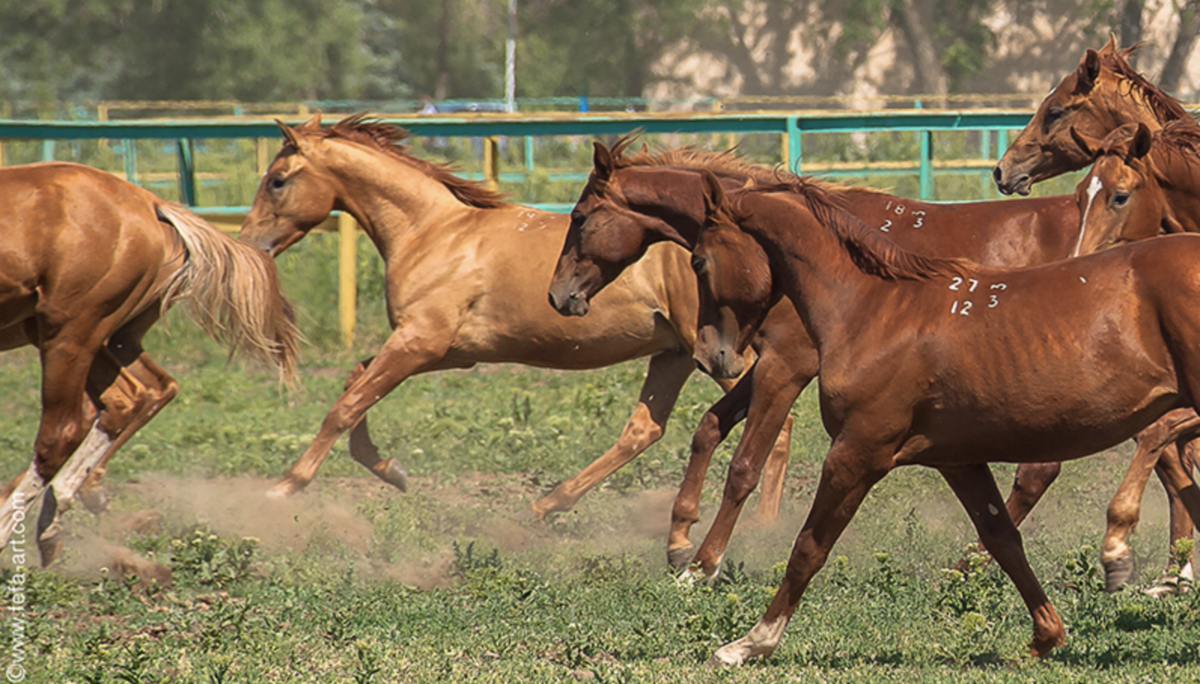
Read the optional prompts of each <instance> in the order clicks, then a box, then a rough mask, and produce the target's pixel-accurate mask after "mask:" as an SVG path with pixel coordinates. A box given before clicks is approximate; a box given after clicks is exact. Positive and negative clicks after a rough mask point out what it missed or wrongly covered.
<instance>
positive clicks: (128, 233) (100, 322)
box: [0, 162, 297, 564]
mask: <svg viewBox="0 0 1200 684" xmlns="http://www.w3.org/2000/svg"><path fill="white" fill-rule="evenodd" d="M0 205H3V206H4V213H3V216H2V217H0V236H2V237H0V244H3V245H4V246H3V248H2V249H0V349H14V348H17V347H21V346H25V345H33V346H35V347H37V349H38V352H39V354H40V356H41V362H42V418H41V425H40V426H39V427H38V433H37V438H36V441H35V443H34V449H33V453H34V456H33V464H32V467H31V468H28V469H27V470H26V471H25V472H23V473H22V474H21V475H19V476H18V477H17V479H15V480H14V481H13V482H12V483H11V484H10V485H9V487H8V491H7V494H8V496H7V498H6V500H5V502H4V505H3V506H2V507H0V543H4V544H6V543H7V542H8V540H9V537H10V535H11V534H12V532H13V526H14V523H15V522H18V520H14V515H16V511H17V510H18V509H19V510H21V511H22V512H23V509H24V507H25V506H27V505H29V504H30V503H32V501H33V500H34V499H35V498H36V497H37V496H38V495H39V494H40V493H41V491H42V490H43V489H45V488H47V486H49V489H48V490H47V492H46V497H45V501H44V502H43V506H42V513H41V516H40V518H39V521H38V530H37V532H38V535H37V536H38V543H39V548H40V550H41V553H42V561H43V564H48V563H49V562H50V561H51V560H53V558H54V556H55V555H56V554H57V553H58V551H59V549H60V548H61V542H60V541H58V539H57V536H56V533H57V531H58V526H57V524H55V522H54V521H55V519H56V516H57V514H58V512H59V510H60V507H61V509H63V510H65V507H66V505H68V504H69V502H70V500H71V498H72V497H74V495H75V492H76V490H77V489H78V488H79V487H80V486H81V484H82V483H83V481H84V479H85V478H86V477H87V476H88V473H89V472H91V473H92V478H93V480H92V482H94V481H95V478H96V477H98V476H99V474H100V473H102V472H103V468H104V464H105V463H106V462H107V461H108V459H109V458H111V457H112V455H113V454H114V453H115V452H116V451H117V449H118V448H120V446H121V445H122V444H124V443H125V442H127V441H128V440H129V438H130V437H132V436H133V434H134V432H136V431H137V430H138V429H139V428H141V427H142V426H143V425H145V424H146V423H147V422H148V421H149V420H150V419H151V418H152V417H154V415H155V414H156V413H158V411H159V410H161V409H162V407H163V406H165V405H166V404H167V403H168V402H170V401H171V399H172V398H173V397H174V396H175V394H176V393H177V392H178V389H179V386H178V384H177V383H176V382H175V379H174V378H172V377H171V376H170V375H169V374H168V373H167V372H166V371H164V370H163V369H162V368H161V367H159V366H158V364H156V363H155V362H154V361H153V360H151V358H150V357H149V356H148V355H147V354H146V352H145V351H144V350H143V349H142V338H143V336H144V335H145V334H146V332H147V331H148V330H149V329H150V326H151V325H153V324H154V322H155V321H157V320H158V318H159V317H160V316H161V315H162V314H163V313H164V312H165V311H166V310H167V309H168V308H169V307H170V306H171V305H172V304H174V303H175V302H177V301H182V302H184V303H185V305H186V307H187V310H188V311H189V312H190V313H191V314H192V317H193V318H194V319H195V320H196V321H197V322H199V323H200V325H201V326H202V327H203V328H204V330H205V331H206V332H208V333H209V334H210V335H212V336H213V337H214V338H215V339H224V340H227V341H228V343H229V344H230V345H231V347H235V348H241V349H244V350H246V351H248V352H250V353H251V354H254V355H256V356H259V357H262V358H267V359H269V360H271V361H273V362H275V363H276V364H278V365H279V366H280V368H281V370H282V372H283V373H284V375H285V377H286V378H288V379H290V378H291V376H292V375H293V374H294V373H295V368H296V347H297V340H296V328H295V326H294V323H293V320H292V314H291V306H290V305H289V304H288V303H287V301H286V300H285V299H284V298H283V296H282V295H281V294H280V292H279V283H278V279H277V277H276V272H275V264H274V263H273V262H272V261H271V260H270V259H269V258H267V257H265V256H264V255H263V254H262V253H261V252H259V251H258V250H254V249H251V248H249V247H247V246H245V245H243V244H241V243H239V242H238V241H237V240H235V239H233V238H232V237H229V236H228V235H225V234H224V233H222V232H220V231H219V230H217V229H216V228H214V227H213V226H211V225H209V224H208V223H206V222H205V221H204V220H203V219H201V218H200V217H199V216H196V215H195V214H194V213H192V212H191V211H189V210H187V209H185V208H183V207H181V206H179V205H176V204H172V203H169V202H165V201H163V200H162V199H160V198H158V197H157V196H155V195H153V194H152V193H150V192H149V191H147V190H143V189H142V188H139V187H138V186H136V185H133V184H132V183H128V182H125V181H123V180H121V179H119V178H117V177H116V176H113V175H111V174H109V173H105V172H103V171H98V170H96V169H92V168H89V167H86V166H81V165H79V164H70V163H63V162H50V163H42V164H30V165H25V166H10V167H5V168H2V169H0ZM68 459H69V462H68ZM64 464H66V465H65V467H64Z"/></svg>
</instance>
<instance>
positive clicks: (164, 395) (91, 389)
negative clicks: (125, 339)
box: [38, 343, 179, 566]
mask: <svg viewBox="0 0 1200 684" xmlns="http://www.w3.org/2000/svg"><path fill="white" fill-rule="evenodd" d="M120 355H121V357H122V358H118V356H117V355H116V354H114V353H113V351H112V350H111V349H109V347H108V346H105V347H102V348H101V350H100V353H99V354H97V356H96V359H95V360H94V361H93V363H92V368H91V371H90V372H89V374H88V393H89V396H90V397H92V402H93V403H94V404H95V405H96V406H98V407H99V416H98V418H97V420H96V425H95V427H94V428H93V432H94V433H98V434H99V435H103V436H104V437H105V438H107V444H106V445H105V446H104V447H103V449H104V452H103V454H102V455H101V456H100V459H99V461H98V462H97V463H96V464H95V465H94V466H93V467H91V468H90V469H89V470H86V471H85V470H80V471H78V472H79V475H81V476H82V478H83V479H81V480H77V479H76V476H74V475H72V476H67V475H65V474H64V475H60V476H59V477H58V478H56V480H55V483H54V487H53V490H52V492H48V493H47V496H46V499H45V501H44V503H43V507H42V514H41V515H40V516H39V518H38V549H39V551H40V552H41V558H42V565H43V566H47V565H49V564H50V563H51V562H53V561H54V559H55V557H57V556H58V554H59V552H60V551H61V550H62V543H61V541H60V538H59V537H60V533H61V531H62V527H61V524H60V522H59V518H60V517H61V515H62V514H63V513H65V512H66V511H68V510H70V507H71V501H72V500H73V499H74V498H78V499H79V500H80V501H81V502H83V504H84V506H86V507H87V508H88V509H89V510H90V511H92V512H93V513H97V514H98V513H101V512H103V510H104V509H105V508H106V507H107V498H106V496H105V495H104V493H103V489H102V488H101V486H100V484H99V482H100V479H101V478H102V477H103V474H104V471H105V466H106V465H107V464H108V461H109V459H111V458H112V457H113V455H114V454H116V453H117V451H118V450H119V449H120V448H121V447H122V446H124V445H125V443H127V442H128V441H129V440H130V439H131V438H132V437H133V435H134V434H135V433H136V432H137V431H138V430H140V429H141V428H142V427H143V426H145V425H146V424H147V423H148V422H150V420H151V419H152V418H153V417H154V416H155V415H157V414H158V412H159V411H160V410H161V409H162V408H163V407H164V406H166V405H167V404H168V403H170V402H171V400H172V399H174V398H175V396H176V395H177V394H178V393H179V383H177V382H176V381H175V378H173V377H171V375H170V374H169V373H167V372H166V371H165V370H163V369H162V368H161V367H159V366H158V364H156V363H154V361H153V360H152V359H151V358H150V357H149V356H148V355H147V354H146V353H145V352H144V351H142V349H141V347H140V345H137V344H136V343H133V344H130V343H126V344H124V345H122V346H121V347H120ZM81 463H82V462H81ZM64 478H66V479H64Z"/></svg>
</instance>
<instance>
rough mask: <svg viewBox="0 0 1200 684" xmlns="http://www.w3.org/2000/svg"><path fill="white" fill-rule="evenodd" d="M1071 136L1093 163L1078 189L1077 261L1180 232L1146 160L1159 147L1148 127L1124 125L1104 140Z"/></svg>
mask: <svg viewBox="0 0 1200 684" xmlns="http://www.w3.org/2000/svg"><path fill="white" fill-rule="evenodd" d="M1072 137H1073V139H1074V141H1075V145H1076V147H1077V148H1078V149H1079V150H1080V152H1081V153H1082V154H1084V155H1087V156H1088V157H1089V158H1090V159H1092V160H1093V163H1092V168H1091V169H1089V170H1088V173H1087V175H1086V176H1084V177H1083V180H1081V181H1080V182H1079V185H1078V186H1076V188H1075V201H1076V203H1077V204H1078V206H1079V215H1080V226H1079V241H1078V243H1077V244H1076V247H1075V254H1074V256H1079V255H1081V254H1091V253H1093V252H1098V251H1101V250H1104V249H1108V248H1109V247H1113V246H1116V245H1119V244H1123V243H1126V242H1133V241H1136V240H1144V239H1146V238H1150V237H1154V236H1156V235H1159V234H1160V233H1163V232H1181V231H1182V228H1180V227H1179V224H1178V222H1177V221H1176V220H1175V218H1174V216H1173V215H1172V213H1171V209H1170V205H1169V203H1168V202H1167V198H1166V194H1165V193H1164V192H1163V190H1162V188H1161V187H1160V185H1159V183H1158V180H1157V173H1156V171H1155V169H1154V167H1153V162H1152V161H1151V160H1150V158H1149V156H1148V155H1149V153H1150V150H1151V148H1152V146H1153V145H1154V144H1155V143H1154V134H1152V133H1151V132H1150V129H1149V128H1148V127H1146V125H1145V124H1140V123H1138V124H1125V125H1123V126H1120V127H1118V128H1117V129H1116V130H1114V131H1113V132H1111V133H1109V134H1108V135H1107V136H1105V137H1104V139H1102V140H1097V139H1095V138H1091V137H1089V136H1087V135H1085V134H1083V133H1080V132H1078V131H1074V130H1072Z"/></svg>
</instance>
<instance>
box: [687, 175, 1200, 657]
mask: <svg viewBox="0 0 1200 684" xmlns="http://www.w3.org/2000/svg"><path fill="white" fill-rule="evenodd" d="M704 189H705V193H704V198H705V206H706V214H707V217H706V222H705V227H704V230H703V231H702V232H701V235H700V239H699V242H698V244H697V245H696V249H695V251H694V253H693V260H692V265H693V268H694V270H695V272H696V274H697V283H698V285H699V290H700V297H701V309H700V310H701V318H700V319H699V324H700V326H701V327H702V328H705V329H707V330H709V331H711V332H710V334H703V335H700V336H699V337H698V344H697V348H696V358H697V361H698V362H699V363H702V364H706V365H709V366H716V365H718V363H719V362H717V361H716V359H719V358H721V357H722V355H725V356H727V355H728V354H730V353H733V352H734V351H735V350H738V349H741V348H743V346H744V345H745V344H746V343H747V342H748V340H749V336H750V334H752V333H753V331H754V329H755V327H756V326H757V323H758V322H759V321H761V320H762V316H763V314H764V312H765V311H767V310H768V309H769V308H770V307H771V306H773V305H774V304H775V303H776V302H777V301H778V300H779V299H781V298H784V297H786V298H787V299H789V300H790V301H791V303H792V305H793V306H794V307H795V309H796V311H797V313H798V314H799V315H800V318H801V319H802V320H803V321H804V325H805V328H806V329H807V330H808V331H809V334H810V336H811V338H812V340H813V343H814V344H815V346H816V348H817V350H818V352H819V353H820V355H821V384H820V403H821V416H822V420H823V422H824V425H825V428H826V430H827V431H828V433H829V434H830V436H831V438H832V442H831V444H832V446H831V447H830V450H829V453H828V454H827V455H826V457H825V462H824V466H823V469H822V473H821V479H820V483H819V485H818V487H817V492H816V496H815V498H814V500H813V504H812V508H811V510H810V512H809V516H808V519H807V520H806V521H805V523H804V526H803V528H802V529H801V531H800V534H799V536H798V537H797V539H796V543H795V546H794V548H793V550H792V553H791V557H790V559H789V561H788V564H787V569H786V571H785V573H784V578H783V582H782V584H781V586H780V588H779V590H778V592H777V593H776V594H775V597H774V599H773V600H772V601H771V603H770V606H769V607H768V609H767V611H766V613H765V614H764V615H763V617H762V618H761V619H760V620H759V621H758V623H757V624H755V625H754V627H753V628H752V629H751V630H750V631H749V633H747V634H746V636H744V637H742V638H740V639H738V640H736V641H734V642H732V643H729V644H726V645H725V646H723V647H721V648H720V649H719V650H718V651H717V652H716V654H715V655H714V658H713V660H714V661H715V662H716V663H721V664H732V665H737V664H741V663H743V662H745V661H746V660H747V659H748V658H751V657H754V656H759V655H767V654H770V653H772V652H773V651H774V649H775V648H776V646H777V645H778V644H779V641H780V639H781V637H782V635H783V631H784V629H785V628H786V626H787V623H788V620H789V619H790V617H791V615H792V614H793V613H794V612H795V610H796V607H797V605H798V604H799V601H800V599H801V597H802V595H803V593H804V590H805V588H806V587H807V585H808V583H809V581H810V580H811V579H812V577H813V576H814V575H815V574H816V572H817V571H818V570H819V569H820V568H821V566H822V565H824V563H825V560H826V558H827V557H828V554H829V551H830V549H831V548H832V547H833V545H834V543H835V542H836V541H837V539H838V537H839V536H840V535H841V533H842V531H843V530H844V529H845V528H846V526H847V525H848V524H849V522H850V520H851V519H852V518H853V516H854V513H855V511H857V509H858V507H859V505H860V504H861V503H862V501H863V499H864V498H865V497H866V495H867V493H868V491H869V490H870V489H871V487H872V486H873V485H874V484H875V483H876V482H878V481H879V480H880V479H881V478H883V477H884V476H885V475H886V474H887V473H888V472H889V471H891V470H892V469H893V468H895V467H897V466H903V465H914V464H915V465H924V466H928V467H933V468H937V469H938V471H939V472H940V473H941V474H942V476H943V477H944V478H945V479H946V481H947V483H948V484H949V485H950V487H951V489H952V490H953V491H954V493H955V495H956V496H957V497H958V498H959V500H960V501H961V502H962V504H963V506H964V507H965V508H966V510H967V513H968V515H969V516H970V518H971V521H972V522H973V523H974V525H975V527H976V530H977V531H978V533H979V535H980V538H981V539H982V540H983V542H984V544H985V545H986V546H987V548H988V550H989V551H990V552H991V554H992V556H993V557H994V558H995V559H996V561H997V562H998V563H999V564H1000V566H1001V567H1002V568H1003V569H1004V571H1005V572H1006V573H1007V574H1008V575H1009V577H1010V578H1012V580H1013V583H1014V584H1015V585H1016V587H1017V589H1018V591H1019V592H1020V594H1021V597H1022V598H1023V599H1024V601H1025V604H1026V606H1027V607H1028V608H1029V611H1030V614H1031V616H1032V618H1033V642H1032V644H1031V650H1032V652H1033V653H1034V654H1035V655H1039V656H1040V655H1044V654H1046V653H1048V652H1049V651H1050V650H1051V649H1052V648H1054V647H1055V646H1058V645H1061V644H1062V643H1063V642H1064V638H1065V630H1064V628H1063V624H1062V620H1061V619H1060V618H1059V617H1058V615H1057V613H1056V612H1055V610H1054V607H1053V606H1052V605H1051V604H1050V602H1049V600H1048V599H1047V597H1046V595H1045V592H1044V591H1043V590H1042V588H1041V586H1040V585H1039V584H1038V581H1037V578H1036V577H1035V576H1034V574H1033V572H1032V570H1031V568H1030V567H1029V563H1028V561H1027V560H1026V558H1025V554H1024V549H1023V547H1022V544H1021V537H1020V533H1019V532H1018V531H1017V529H1016V526H1015V525H1014V524H1013V522H1012V520H1011V519H1010V518H1009V516H1008V514H1007V512H1006V511H1005V508H1004V501H1003V499H1002V497H1001V496H1000V492H999V490H998V489H997V488H996V483H995V480H994V479H993V478H992V473H991V470H990V469H989V468H988V464H989V463H991V462H998V461H1008V462H1019V463H1026V462H1043V461H1049V460H1068V459H1074V458H1080V457H1083V456H1087V455H1088V454H1093V453H1096V452H1099V451H1102V450H1104V449H1107V448H1109V447H1112V446H1113V445H1115V444H1118V443H1120V442H1122V441H1124V440H1126V439H1129V438H1130V437H1132V436H1133V435H1134V434H1136V433H1137V432H1138V431H1140V430H1142V429H1144V428H1146V427H1147V426H1149V425H1150V424H1152V423H1153V422H1155V420H1156V419H1158V418H1159V417H1160V416H1162V415H1164V414H1165V413H1167V412H1168V411H1170V410H1171V409H1175V408H1181V407H1187V406H1191V405H1192V404H1193V403H1194V401H1195V398H1196V397H1200V354H1198V353H1197V350H1196V348H1195V344H1194V340H1195V339H1196V338H1197V335H1200V310H1197V308H1196V307H1195V302H1196V301H1197V298H1198V297H1200V270H1198V269H1200V267H1198V266H1197V264H1200V236H1191V235H1173V236H1166V237H1163V238H1158V239H1154V240H1143V241H1141V242H1137V243H1134V244H1131V245H1127V246H1124V247H1120V248H1116V249H1111V250H1108V251H1105V252H1101V253H1099V254H1094V255H1090V256H1086V257H1081V258H1078V259H1068V260H1064V261H1058V262H1055V263H1051V264H1047V265H1043V266H1037V267H1032V268H1025V269H1015V270H1008V269H999V268H991V267H985V266H978V265H975V264H972V263H970V262H967V261H964V260H951V259H940V258H936V257H926V256H919V255H916V254H913V253H911V252H907V251H905V250H903V249H902V248H900V247H898V246H896V245H895V243H892V242H890V241H887V240H886V239H884V238H883V237H881V236H880V235H879V233H878V232H877V231H876V230H874V229H872V228H870V227H868V226H867V225H865V224H864V223H862V222H861V221H859V220H858V219H857V218H855V217H853V216H851V215H850V214H848V213H846V212H844V211H842V210H841V209H839V208H838V207H836V206H835V205H834V204H832V203H831V202H830V201H829V198H828V197H826V196H825V193H824V192H823V191H822V190H821V188H820V187H818V186H816V185H814V184H811V183H804V182H803V181H800V182H796V183H791V184H787V185H786V186H778V187H765V188H750V189H746V190H741V191H736V192H734V193H731V194H730V196H729V197H728V198H727V197H726V194H725V192H724V191H723V190H722V188H721V186H720V183H719V182H718V181H717V180H716V179H715V178H714V177H713V176H712V175H711V174H706V175H705V176H704ZM1185 427H1188V428H1191V429H1193V430H1194V429H1195V425H1194V424H1191V425H1187V426H1185ZM1191 436H1193V435H1192V434H1190V432H1189V431H1188V430H1183V431H1177V432H1175V433H1172V434H1170V435H1169V438H1170V439H1172V440H1176V441H1177V440H1182V439H1188V438H1190V437H1191ZM1171 477H1172V482H1173V483H1174V484H1175V486H1176V488H1177V489H1178V490H1179V492H1180V493H1181V496H1182V497H1183V499H1184V501H1185V502H1186V503H1187V505H1188V508H1189V510H1190V511H1192V513H1193V515H1200V490H1197V487H1196V484H1195V482H1194V481H1193V480H1192V479H1191V476H1190V474H1189V473H1187V472H1185V471H1183V470H1182V469H1179V468H1175V469H1173V470H1172V472H1171Z"/></svg>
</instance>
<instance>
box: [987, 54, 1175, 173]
mask: <svg viewBox="0 0 1200 684" xmlns="http://www.w3.org/2000/svg"><path fill="white" fill-rule="evenodd" d="M1137 48H1138V46H1137V45H1134V46H1132V47H1128V48H1124V49H1119V48H1117V45H1116V38H1115V37H1110V38H1109V41H1108V43H1107V44H1106V45H1105V46H1104V47H1103V48H1101V49H1100V50H1099V51H1096V50H1088V51H1087V52H1086V53H1084V56H1083V59H1081V60H1080V62H1079V67H1078V68H1077V69H1076V70H1075V71H1072V72H1071V73H1069V74H1067V75H1066V76H1064V77H1063V79H1062V81H1060V82H1059V84H1058V85H1057V86H1055V87H1054V90H1052V91H1050V94H1049V95H1047V96H1046V99H1045V100H1043V101H1042V103H1041V105H1039V106H1038V108H1037V111H1036V112H1034V114H1033V118H1031V119H1030V120H1029V123H1028V124H1026V125H1025V128H1024V129H1022V130H1021V132H1020V134H1018V135H1017V137H1016V139H1015V140H1013V142H1012V144H1011V145H1009V147H1008V149H1007V150H1005V152H1004V155H1003V156H1002V157H1000V161H999V162H997V163H996V167H995V169H993V171H992V176H993V177H994V179H995V181H996V187H997V188H998V189H999V190H1000V192H1002V193H1004V194H1006V195H1009V194H1012V193H1014V192H1015V193H1018V194H1021V195H1028V194H1029V189H1030V186H1032V185H1033V184H1034V183H1037V182H1039V181H1043V180H1046V179H1047V178H1053V177H1055V176H1059V175H1062V174H1064V173H1068V172H1070V171H1077V170H1079V169H1082V168H1083V167H1085V166H1087V165H1088V164H1090V163H1091V161H1092V160H1091V158H1090V157H1089V156H1088V154H1087V153H1086V152H1084V151H1082V150H1080V149H1079V147H1078V146H1077V145H1076V144H1075V141H1074V138H1073V137H1072V135H1071V130H1072V129H1074V130H1075V131H1076V132H1078V133H1080V134H1082V135H1085V136H1088V137H1090V138H1095V139H1098V140H1099V139H1103V138H1104V136H1106V135H1108V134H1109V133H1110V132H1112V130H1113V129H1115V128H1117V127H1118V126H1121V125H1123V124H1127V123H1135V124H1136V123H1143V124H1145V125H1146V126H1148V127H1149V128H1150V130H1151V131H1154V130H1158V129H1159V128H1161V127H1162V126H1164V125H1165V124H1166V123H1167V122H1169V121H1186V122H1192V117H1191V115H1190V114H1188V112H1187V110H1186V109H1184V108H1183V105H1182V104H1180V103H1179V101H1178V100H1176V99H1175V98H1173V97H1171V96H1170V95H1168V94H1167V93H1165V92H1163V91H1162V90H1159V89H1158V88H1157V87H1156V86H1155V85H1154V84H1153V83H1151V82H1149V81H1147V80H1146V78H1145V77H1144V76H1142V75H1141V74H1139V73H1138V72H1137V71H1136V70H1135V69H1134V68H1133V67H1132V66H1130V64H1129V61H1128V57H1129V55H1130V53H1132V52H1133V51H1134V50H1136V49H1137Z"/></svg>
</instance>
